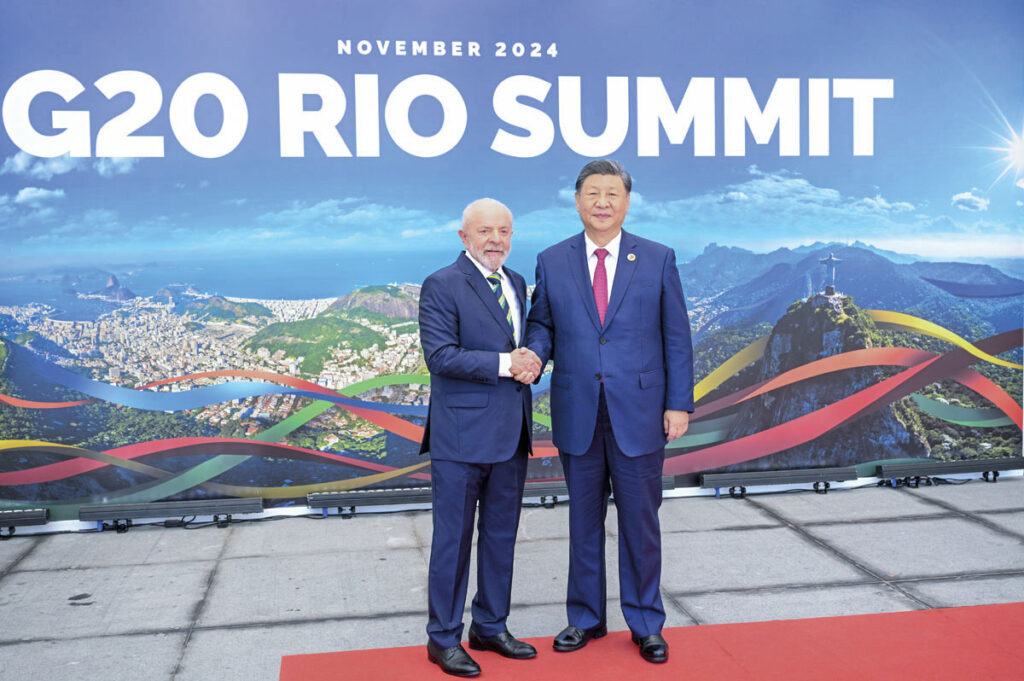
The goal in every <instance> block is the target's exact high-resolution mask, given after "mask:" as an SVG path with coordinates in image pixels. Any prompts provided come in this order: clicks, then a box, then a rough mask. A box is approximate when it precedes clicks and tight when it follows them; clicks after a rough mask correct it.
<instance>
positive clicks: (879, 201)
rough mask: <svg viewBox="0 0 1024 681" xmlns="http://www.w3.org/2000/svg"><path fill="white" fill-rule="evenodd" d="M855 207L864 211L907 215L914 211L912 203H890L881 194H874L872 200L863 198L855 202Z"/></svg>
mask: <svg viewBox="0 0 1024 681" xmlns="http://www.w3.org/2000/svg"><path fill="white" fill-rule="evenodd" d="M857 205H858V206H860V207H862V208H864V209H866V210H870V211H876V212H881V213H909V212H911V211H913V210H914V205H913V204H912V203H907V202H906V201H896V202H895V203H890V202H889V201H887V200H886V199H885V197H883V196H882V195H881V194H875V198H873V199H872V198H868V197H865V198H863V199H861V200H860V201H859V202H857Z"/></svg>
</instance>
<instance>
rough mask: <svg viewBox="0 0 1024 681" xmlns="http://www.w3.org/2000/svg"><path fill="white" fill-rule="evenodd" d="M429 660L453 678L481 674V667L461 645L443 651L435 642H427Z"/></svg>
mask: <svg viewBox="0 0 1024 681" xmlns="http://www.w3.org/2000/svg"><path fill="white" fill-rule="evenodd" d="M427 659H428V660H430V661H431V662H433V663H434V664H436V665H437V666H439V667H440V668H441V671H443V672H444V673H445V674H451V675H452V676H476V675H477V674H479V673H480V665H478V664H477V663H476V662H474V661H473V658H472V657H470V656H469V653H467V652H466V651H465V650H463V649H462V646H461V645H458V646H452V647H451V648H444V649H443V650H442V649H441V648H438V647H437V646H436V645H434V642H433V641H427Z"/></svg>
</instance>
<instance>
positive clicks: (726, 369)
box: [693, 336, 768, 402]
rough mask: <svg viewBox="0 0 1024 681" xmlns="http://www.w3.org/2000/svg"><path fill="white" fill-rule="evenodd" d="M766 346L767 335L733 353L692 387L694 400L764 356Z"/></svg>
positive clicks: (704, 395) (705, 394)
mask: <svg viewBox="0 0 1024 681" xmlns="http://www.w3.org/2000/svg"><path fill="white" fill-rule="evenodd" d="M767 346H768V336H761V337H760V338H758V339H757V340H756V341H754V342H753V343H751V344H750V345H748V346H747V347H745V348H743V349H742V350H740V351H739V352H737V353H736V354H735V355H733V356H732V357H730V358H729V359H727V360H725V362H724V363H723V364H722V365H721V366H720V367H718V368H717V369H715V370H714V371H712V372H711V373H710V374H708V375H707V376H705V377H704V378H703V380H701V382H700V383H698V384H697V385H696V386H695V387H694V389H693V399H694V401H695V402H697V401H700V400H701V399H702V398H704V397H707V395H708V393H710V392H711V391H713V390H714V389H715V388H717V387H718V386H720V385H722V384H723V383H725V382H726V381H727V380H729V379H730V378H732V377H733V376H734V375H736V374H737V373H739V372H740V371H741V370H743V369H744V368H746V367H747V366H748V365H749V364H753V363H754V362H756V361H757V360H759V359H761V357H762V356H764V349H765V348H766V347H767Z"/></svg>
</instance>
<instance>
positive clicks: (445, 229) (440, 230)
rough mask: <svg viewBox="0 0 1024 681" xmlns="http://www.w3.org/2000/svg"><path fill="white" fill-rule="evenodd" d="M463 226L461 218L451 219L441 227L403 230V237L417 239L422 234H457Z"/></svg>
mask: <svg viewBox="0 0 1024 681" xmlns="http://www.w3.org/2000/svg"><path fill="white" fill-rule="evenodd" d="M461 227H462V221H461V220H450V221H449V222H446V223H445V224H443V225H441V226H439V227H423V228H413V229H405V230H402V238H403V239H415V238H417V237H421V236H428V235H430V234H445V233H450V234H455V233H457V232H458V230H459V229H460V228H461Z"/></svg>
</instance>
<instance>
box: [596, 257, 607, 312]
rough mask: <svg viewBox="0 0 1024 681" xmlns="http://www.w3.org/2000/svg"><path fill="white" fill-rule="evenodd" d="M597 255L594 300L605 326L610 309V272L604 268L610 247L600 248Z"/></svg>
mask: <svg viewBox="0 0 1024 681" xmlns="http://www.w3.org/2000/svg"><path fill="white" fill-rule="evenodd" d="M594 255H596V256H597V267H595V268H594V302H595V303H596V304H597V316H598V317H599V318H600V320H601V326H604V315H605V313H606V312H607V311H608V272H607V271H606V270H605V269H604V259H605V258H606V257H607V256H608V249H606V248H598V249H597V250H595V251H594Z"/></svg>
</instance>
